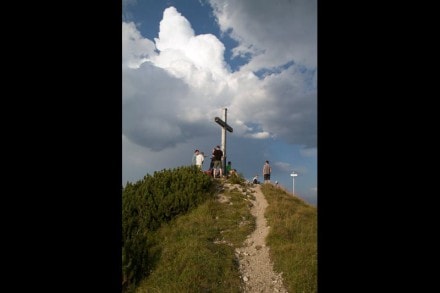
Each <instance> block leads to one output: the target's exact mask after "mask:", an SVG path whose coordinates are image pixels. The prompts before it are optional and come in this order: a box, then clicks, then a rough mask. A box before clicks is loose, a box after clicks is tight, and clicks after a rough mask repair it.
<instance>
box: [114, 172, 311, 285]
mask: <svg viewBox="0 0 440 293" xmlns="http://www.w3.org/2000/svg"><path fill="white" fill-rule="evenodd" d="M226 182H228V183H231V185H228V186H231V187H229V188H227V187H226V186H225V183H226ZM261 190H262V192H263V194H264V196H265V197H266V200H267V201H268V204H269V206H268V208H267V209H266V213H265V216H266V218H267V222H268V225H269V226H270V227H271V230H270V233H269V235H268V237H267V239H266V242H267V245H268V246H269V247H270V252H271V258H272V259H273V262H274V270H276V271H278V272H283V278H284V285H285V287H286V289H287V290H288V291H289V292H317V210H316V208H315V207H313V206H310V205H308V204H307V203H305V202H304V201H302V200H301V199H299V198H297V197H293V196H292V195H291V194H289V193H286V192H285V191H284V190H282V189H281V188H277V187H275V186H273V185H271V184H267V185H262V187H261ZM252 193H253V191H252V189H251V188H250V186H248V185H247V184H246V182H245V181H244V179H243V177H242V176H240V175H238V176H236V177H233V178H230V179H228V180H218V179H213V178H211V177H209V176H207V175H206V174H203V173H202V172H200V171H198V170H197V169H196V168H195V167H193V166H189V167H179V168H176V169H173V170H163V171H160V172H155V173H154V175H153V176H150V175H147V176H145V177H144V178H143V179H142V180H140V181H138V182H136V183H134V184H132V183H129V184H127V186H126V187H125V188H124V189H123V194H122V208H123V211H122V228H123V231H122V237H123V239H122V256H123V259H122V265H123V268H122V269H123V271H122V284H123V292H127V293H128V292H243V290H242V286H241V285H242V284H241V282H242V281H241V279H240V272H239V268H238V261H237V259H236V256H235V248H237V247H241V246H242V245H243V241H244V240H245V239H246V236H247V235H249V234H250V233H252V231H253V230H254V229H255V218H254V217H253V216H252V214H251V213H250V207H251V206H252V203H251V201H250V200H254V199H255V198H254V196H253V195H252ZM219 194H223V195H226V196H227V197H228V198H229V202H228V203H227V204H225V203H222V202H220V201H219V200H218V195H219Z"/></svg>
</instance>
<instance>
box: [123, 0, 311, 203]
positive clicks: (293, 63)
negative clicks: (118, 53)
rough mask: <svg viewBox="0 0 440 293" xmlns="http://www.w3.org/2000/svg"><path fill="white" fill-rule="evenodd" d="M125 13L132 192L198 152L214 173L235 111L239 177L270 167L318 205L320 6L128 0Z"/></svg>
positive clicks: (126, 163) (126, 133)
mask: <svg viewBox="0 0 440 293" xmlns="http://www.w3.org/2000/svg"><path fill="white" fill-rule="evenodd" d="M122 14H123V15H122V55H123V56H122V151H123V153H122V184H123V185H124V186H125V184H126V183H127V182H132V183H134V182H136V181H138V180H141V179H143V177H144V176H145V175H147V174H150V175H153V173H154V172H155V171H161V170H163V169H173V168H177V167H179V166H185V165H191V160H192V155H193V153H194V150H195V149H199V150H200V151H203V152H205V155H208V157H207V158H206V160H205V163H204V169H205V170H206V169H208V167H209V161H210V159H209V155H210V154H211V152H212V149H213V148H214V147H215V146H216V145H221V143H222V128H221V127H220V125H218V124H217V123H216V122H215V121H214V118H215V117H219V118H221V119H222V120H224V113H225V110H224V109H227V110H226V111H227V117H226V118H227V121H226V122H227V124H229V125H230V126H231V127H232V128H233V132H232V133H230V132H227V133H226V156H227V158H226V161H231V163H232V168H235V169H237V172H238V173H240V174H242V175H243V177H244V178H245V179H248V180H251V179H252V177H253V176H255V175H258V176H259V178H260V180H262V179H263V178H262V177H263V174H262V169H263V165H264V162H265V161H266V160H268V161H269V162H270V165H271V167H272V174H271V181H272V182H275V181H278V183H279V184H280V185H281V186H283V187H284V188H285V189H286V190H287V191H288V192H292V189H293V188H294V189H295V195H296V196H298V197H300V198H302V199H303V200H305V201H306V202H308V203H309V204H311V205H315V206H316V205H317V193H318V188H317V167H318V166H317V136H318V131H317V1H316V0H273V1H267V0H240V1H235V0H175V1H167V0H163V1H162V0H123V2H122ZM292 172H295V173H297V174H298V176H296V177H292V176H290V174H291V173H292ZM293 178H294V179H293ZM293 180H294V181H293Z"/></svg>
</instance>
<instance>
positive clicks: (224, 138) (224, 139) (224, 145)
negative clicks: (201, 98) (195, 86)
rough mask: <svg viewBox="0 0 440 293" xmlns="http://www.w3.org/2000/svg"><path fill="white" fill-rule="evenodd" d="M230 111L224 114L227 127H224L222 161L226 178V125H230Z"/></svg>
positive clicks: (225, 110)
mask: <svg viewBox="0 0 440 293" xmlns="http://www.w3.org/2000/svg"><path fill="white" fill-rule="evenodd" d="M227 111H228V109H226V108H225V109H224V112H223V121H225V126H224V127H222V151H223V159H222V169H223V176H226V125H228V121H227V120H226V119H227V114H226V112H227Z"/></svg>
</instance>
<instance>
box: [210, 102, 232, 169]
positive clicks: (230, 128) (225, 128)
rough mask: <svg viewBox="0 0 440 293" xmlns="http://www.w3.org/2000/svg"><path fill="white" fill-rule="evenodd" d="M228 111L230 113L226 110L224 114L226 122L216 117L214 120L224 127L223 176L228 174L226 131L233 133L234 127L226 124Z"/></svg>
mask: <svg viewBox="0 0 440 293" xmlns="http://www.w3.org/2000/svg"><path fill="white" fill-rule="evenodd" d="M227 111H228V109H226V108H224V112H223V119H224V121H223V120H222V119H220V118H219V117H215V119H214V121H215V122H216V123H218V124H219V125H220V126H221V127H222V152H223V158H222V170H223V174H226V130H227V131H229V132H232V131H233V129H232V127H231V126H229V125H228V124H227V123H226V119H227Z"/></svg>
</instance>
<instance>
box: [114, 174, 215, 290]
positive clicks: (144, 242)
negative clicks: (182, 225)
mask: <svg viewBox="0 0 440 293" xmlns="http://www.w3.org/2000/svg"><path fill="white" fill-rule="evenodd" d="M212 187H213V181H212V179H211V178H210V177H209V176H207V175H206V174H204V173H203V172H200V170H198V169H197V168H196V167H195V166H184V167H178V168H175V169H173V170H170V169H165V170H162V171H159V172H154V174H153V176H151V175H146V176H144V178H143V179H142V180H139V181H137V182H136V183H134V184H132V183H127V185H126V186H125V188H124V189H123V192H122V282H123V286H124V288H129V287H130V286H132V285H135V284H136V283H138V282H139V281H140V280H141V279H142V278H143V277H145V276H146V275H147V274H148V272H149V270H150V269H151V262H152V260H153V259H152V258H151V257H150V256H149V254H148V249H147V248H148V245H149V243H150V242H151V240H150V238H149V235H151V233H152V232H153V231H155V230H157V229H158V228H159V227H160V226H161V225H162V224H163V223H167V222H169V221H171V220H172V219H173V218H175V217H176V216H178V215H180V214H184V213H187V212H188V211H190V210H192V209H194V208H195V207H197V206H198V205H199V204H201V203H202V202H204V201H206V199H207V198H209V196H210V195H212V192H213V189H212Z"/></svg>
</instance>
